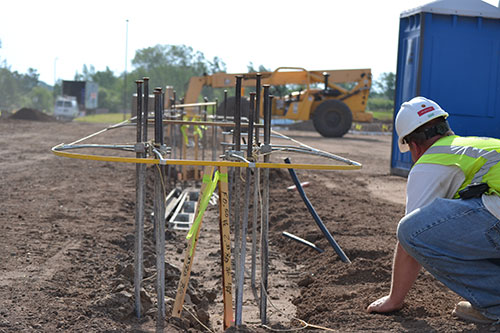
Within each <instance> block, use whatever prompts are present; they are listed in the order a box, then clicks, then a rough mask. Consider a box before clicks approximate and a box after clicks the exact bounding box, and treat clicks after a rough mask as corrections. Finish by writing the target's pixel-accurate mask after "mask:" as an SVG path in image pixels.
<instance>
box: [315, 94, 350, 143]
mask: <svg viewBox="0 0 500 333" xmlns="http://www.w3.org/2000/svg"><path fill="white" fill-rule="evenodd" d="M313 124H314V128H315V129H316V131H318V133H319V134H321V135H322V136H324V137H327V138H334V137H341V136H343V135H344V134H346V133H347V132H348V131H349V129H350V128H351V125H352V113H351V110H350V109H349V107H348V106H347V105H346V104H345V103H344V102H342V101H340V100H336V99H331V100H328V101H324V102H323V103H321V104H320V105H319V106H318V107H317V108H316V110H314V114H313Z"/></svg>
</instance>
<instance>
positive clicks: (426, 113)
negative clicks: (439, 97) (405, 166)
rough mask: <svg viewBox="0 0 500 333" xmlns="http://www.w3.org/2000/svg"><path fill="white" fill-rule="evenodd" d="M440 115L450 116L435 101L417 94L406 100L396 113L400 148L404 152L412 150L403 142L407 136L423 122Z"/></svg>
mask: <svg viewBox="0 0 500 333" xmlns="http://www.w3.org/2000/svg"><path fill="white" fill-rule="evenodd" d="M438 117H445V118H446V117H448V113H447V112H445V111H444V110H443V109H441V107H440V106H439V105H438V104H437V103H436V102H434V101H431V100H430V99H427V98H425V97H421V96H417V97H414V98H412V99H411V100H409V101H408V102H404V103H403V104H402V105H401V108H400V109H399V112H398V114H397V115H396V132H397V134H398V145H399V150H400V151H401V152H402V153H405V152H407V151H408V150H410V147H409V146H408V144H407V143H404V142H403V139H404V137H405V136H407V135H408V134H410V133H411V132H413V131H414V130H416V129H417V128H418V127H420V126H422V125H423V124H425V123H427V122H429V121H431V120H432V119H435V118H438Z"/></svg>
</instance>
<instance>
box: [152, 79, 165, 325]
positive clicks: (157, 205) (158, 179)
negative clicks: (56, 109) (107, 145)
mask: <svg viewBox="0 0 500 333" xmlns="http://www.w3.org/2000/svg"><path fill="white" fill-rule="evenodd" d="M161 93H162V92H161V88H156V89H155V91H154V95H155V143H156V146H157V148H162V146H163V122H162V109H163V108H162V107H161V104H160V103H161ZM162 167H163V166H158V168H156V169H155V180H154V217H155V239H156V273H157V276H156V295H157V303H158V305H157V306H158V314H157V318H158V319H157V325H159V326H163V321H164V320H165V197H164V193H165V192H164V187H163V184H162V174H163V172H162V169H161V168H162Z"/></svg>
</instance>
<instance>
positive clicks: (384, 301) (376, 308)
mask: <svg viewBox="0 0 500 333" xmlns="http://www.w3.org/2000/svg"><path fill="white" fill-rule="evenodd" d="M402 307H403V302H395V301H393V300H392V299H391V298H390V296H384V297H382V298H379V299H378V300H376V301H375V302H373V303H372V304H370V305H368V307H367V308H366V312H368V313H371V312H377V313H385V312H392V311H397V310H400V309H401V308H402Z"/></svg>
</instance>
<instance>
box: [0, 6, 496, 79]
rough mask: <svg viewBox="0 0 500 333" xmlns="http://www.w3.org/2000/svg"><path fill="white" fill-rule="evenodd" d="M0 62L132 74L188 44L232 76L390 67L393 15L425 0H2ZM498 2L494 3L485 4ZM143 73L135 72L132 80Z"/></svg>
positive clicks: (44, 75) (55, 73)
mask: <svg viewBox="0 0 500 333" xmlns="http://www.w3.org/2000/svg"><path fill="white" fill-rule="evenodd" d="M2 2H3V3H2V6H1V11H0V41H1V48H0V61H1V62H4V61H5V62H6V64H7V65H8V66H9V67H10V69H11V70H16V71H18V72H20V73H26V72H27V70H28V68H30V67H31V68H35V69H36V70H37V72H38V74H39V75H40V77H39V78H40V80H41V81H44V82H46V83H47V84H50V85H52V84H54V81H55V80H73V78H74V76H75V73H76V72H78V73H81V72H82V68H83V65H87V66H90V65H92V66H94V68H95V70H96V71H104V70H106V67H109V68H110V69H111V70H112V71H113V72H114V73H115V75H120V74H121V73H123V72H124V71H127V73H128V72H130V71H131V70H133V67H132V65H131V60H132V59H133V57H134V55H135V52H136V50H140V49H143V48H147V47H152V46H155V45H157V44H162V45H167V44H170V45H187V46H190V47H192V48H193V49H194V50H195V51H200V52H202V53H203V54H204V56H205V58H206V59H208V60H212V59H213V58H214V57H216V56H217V57H219V58H220V59H221V60H222V61H224V62H225V63H226V65H227V72H228V73H242V72H247V66H248V65H249V64H250V63H253V65H254V67H255V68H258V67H259V66H260V65H263V66H265V67H266V68H269V69H271V70H274V69H276V68H277V67H283V66H291V67H303V68H306V69H309V70H326V69H355V68H371V70H372V73H373V76H374V78H375V79H377V78H378V77H379V76H380V74H381V73H384V72H396V58H397V43H398V27H399V17H400V14H401V12H402V11H405V10H408V9H412V8H415V7H419V6H422V5H424V4H427V3H429V2H430V0H381V1H374V0H343V1H339V0H307V1H304V0H300V1H298V0H253V1H244V0H211V1H207V0H205V1H202V0H191V1H190V0H177V1H171V0H163V1H156V0H136V1H130V0H121V1H115V0H100V1H96V0H86V1H74V0H65V1H59V0H46V1H39V0H16V1H2ZM484 2H487V3H489V4H492V5H495V6H497V5H498V0H484ZM138 79H139V78H138Z"/></svg>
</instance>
